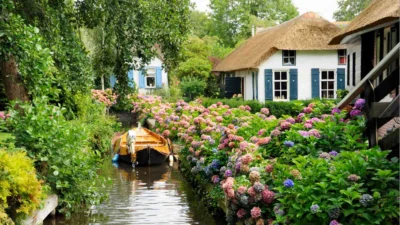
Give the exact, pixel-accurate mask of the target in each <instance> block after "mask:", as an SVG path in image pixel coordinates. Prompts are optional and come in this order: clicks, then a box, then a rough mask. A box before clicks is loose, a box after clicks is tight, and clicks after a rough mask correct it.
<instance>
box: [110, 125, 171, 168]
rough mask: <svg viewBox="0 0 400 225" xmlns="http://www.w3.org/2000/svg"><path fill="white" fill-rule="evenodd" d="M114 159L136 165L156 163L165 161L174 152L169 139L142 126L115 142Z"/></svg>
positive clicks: (113, 147) (113, 148)
mask: <svg viewBox="0 0 400 225" xmlns="http://www.w3.org/2000/svg"><path fill="white" fill-rule="evenodd" d="M112 150H113V152H114V154H115V155H114V158H113V161H124V162H127V163H132V166H135V165H139V166H142V165H155V164H160V163H164V162H165V161H166V159H167V158H168V156H169V155H171V154H172V145H171V141H170V140H169V139H166V138H164V137H163V136H161V135H158V134H156V133H154V132H153V131H151V130H149V129H147V128H144V127H141V126H140V124H139V126H138V127H137V128H132V129H130V130H129V131H128V132H126V133H124V134H122V135H121V136H120V137H118V138H117V140H116V141H115V142H114V143H113V146H112Z"/></svg>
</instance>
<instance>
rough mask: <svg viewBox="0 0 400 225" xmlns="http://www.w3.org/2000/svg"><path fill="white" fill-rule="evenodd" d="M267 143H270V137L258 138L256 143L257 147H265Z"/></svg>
mask: <svg viewBox="0 0 400 225" xmlns="http://www.w3.org/2000/svg"><path fill="white" fill-rule="evenodd" d="M269 142H271V138H270V137H264V138H260V139H259V140H258V142H257V145H266V144H268V143H269Z"/></svg>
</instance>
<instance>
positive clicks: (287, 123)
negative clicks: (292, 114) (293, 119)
mask: <svg viewBox="0 0 400 225" xmlns="http://www.w3.org/2000/svg"><path fill="white" fill-rule="evenodd" d="M290 126H292V124H291V123H289V122H286V121H284V122H282V123H281V129H282V130H288V129H289V128H290Z"/></svg>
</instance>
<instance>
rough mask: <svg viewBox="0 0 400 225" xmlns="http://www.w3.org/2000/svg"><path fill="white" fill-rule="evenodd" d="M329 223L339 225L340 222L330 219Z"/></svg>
mask: <svg viewBox="0 0 400 225" xmlns="http://www.w3.org/2000/svg"><path fill="white" fill-rule="evenodd" d="M329 225H340V223H339V222H338V221H336V220H332V221H331V222H330V223H329Z"/></svg>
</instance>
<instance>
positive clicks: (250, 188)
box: [247, 186, 257, 197]
mask: <svg viewBox="0 0 400 225" xmlns="http://www.w3.org/2000/svg"><path fill="white" fill-rule="evenodd" d="M247 193H248V194H249V195H250V196H252V197H254V196H256V194H257V193H256V191H255V190H254V188H253V186H251V187H249V188H248V189H247Z"/></svg>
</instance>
